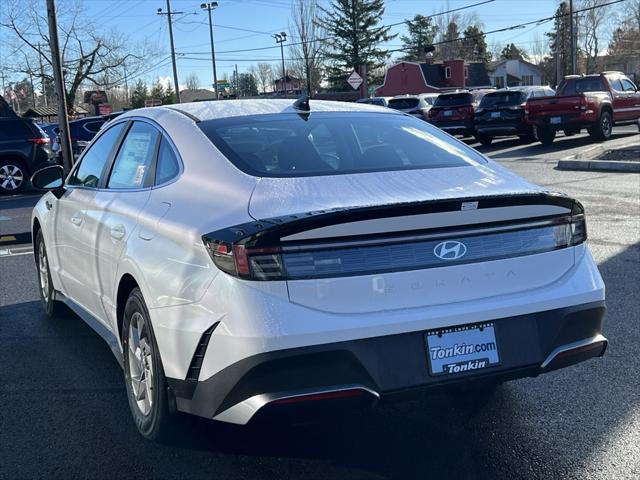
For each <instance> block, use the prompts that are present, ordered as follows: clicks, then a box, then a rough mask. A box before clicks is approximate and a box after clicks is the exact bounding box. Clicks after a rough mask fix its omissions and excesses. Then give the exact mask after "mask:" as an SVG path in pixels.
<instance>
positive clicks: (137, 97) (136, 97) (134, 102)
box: [131, 79, 149, 108]
mask: <svg viewBox="0 0 640 480" xmlns="http://www.w3.org/2000/svg"><path fill="white" fill-rule="evenodd" d="M148 98H149V89H148V88H147V84H146V83H145V82H144V80H142V79H140V80H138V81H137V82H136V86H135V87H134V88H133V93H132V94H131V106H132V107H133V108H142V107H144V101H145V100H146V99H148Z"/></svg>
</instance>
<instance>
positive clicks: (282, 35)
mask: <svg viewBox="0 0 640 480" xmlns="http://www.w3.org/2000/svg"><path fill="white" fill-rule="evenodd" d="M272 37H273V38H275V39H276V43H279V44H280V57H281V58H282V83H283V85H284V92H283V94H284V96H285V97H286V96H287V74H286V72H285V69H284V46H283V44H284V42H286V41H287V34H286V33H284V32H280V33H276V34H275V35H272Z"/></svg>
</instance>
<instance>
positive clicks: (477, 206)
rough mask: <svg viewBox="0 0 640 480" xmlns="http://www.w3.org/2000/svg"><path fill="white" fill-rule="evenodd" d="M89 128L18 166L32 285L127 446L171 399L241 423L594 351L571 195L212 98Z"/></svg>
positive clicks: (371, 130) (395, 122) (271, 107)
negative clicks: (97, 369)
mask: <svg viewBox="0 0 640 480" xmlns="http://www.w3.org/2000/svg"><path fill="white" fill-rule="evenodd" d="M98 135H99V136H98V137H97V138H96V139H95V140H94V141H93V142H92V143H91V145H90V146H89V147H88V148H87V150H86V151H85V152H84V154H83V156H82V157H81V158H80V160H79V161H78V163H77V164H76V165H75V167H74V169H73V170H72V171H71V173H70V174H69V175H68V176H67V178H66V180H64V179H63V176H62V171H61V168H60V167H50V168H48V169H44V170H41V171H40V172H38V173H36V174H35V175H34V177H33V183H34V185H36V186H40V187H42V188H46V189H49V190H51V191H49V192H47V193H46V194H44V195H43V196H42V198H40V200H39V201H38V203H37V205H36V206H35V208H34V210H33V213H32V218H31V225H32V235H33V239H34V242H33V244H34V253H35V262H36V265H37V266H38V268H37V275H38V283H37V285H38V287H39V291H40V295H41V299H42V306H43V308H44V311H45V313H46V314H48V315H53V312H54V308H55V306H56V304H57V302H59V301H60V302H64V303H66V304H67V305H68V306H69V307H70V308H71V309H72V310H73V311H74V312H76V313H77V314H78V315H79V316H80V317H81V318H82V319H84V320H85V321H86V322H87V323H88V324H89V325H91V326H93V328H95V329H96V330H97V331H98V332H99V333H100V335H101V336H102V337H103V338H104V339H105V340H106V341H107V343H108V345H109V346H110V347H111V349H112V351H113V352H114V354H115V356H116V357H117V358H118V359H119V360H120V364H121V365H123V368H124V375H123V381H124V383H125V385H126V395H127V398H128V403H129V407H130V410H131V415H132V417H133V420H134V423H135V425H136V427H137V428H138V430H139V432H140V433H141V434H142V435H143V436H144V437H146V438H149V439H156V438H160V437H163V436H168V437H171V436H172V435H175V430H174V429H172V422H173V421H174V420H175V419H176V416H175V415H172V414H173V413H174V412H176V411H181V412H186V413H190V414H195V415H200V416H202V417H205V418H208V419H215V420H218V421H221V422H230V423H235V424H241V425H244V424H247V423H249V422H250V421H252V420H253V419H254V418H255V417H256V416H261V415H264V416H269V415H271V414H278V413H279V414H285V415H288V416H291V415H292V413H293V412H294V411H300V410H304V411H305V412H307V414H310V413H309V412H317V410H315V409H317V408H321V409H322V408H325V409H330V411H331V412H332V413H334V414H335V413H336V412H339V411H342V410H343V409H349V408H352V407H357V408H370V407H371V406H373V405H375V404H376V403H377V401H378V400H381V401H382V403H384V402H385V401H387V400H391V399H393V398H398V394H399V393H401V394H402V395H401V396H403V397H405V398H412V397H413V398H419V397H421V396H423V395H425V394H426V393H428V392H433V391H434V390H437V389H445V390H447V389H450V390H449V393H450V394H451V395H454V396H455V395H456V393H454V390H456V389H458V395H460V396H461V397H462V398H463V399H465V398H466V399H467V401H469V402H478V403H481V402H483V398H484V401H489V399H490V398H491V396H490V395H491V392H492V391H495V388H497V386H498V385H499V384H500V383H502V382H505V381H507V380H510V379H515V378H519V377H527V376H537V375H540V374H544V373H546V372H550V371H552V370H555V369H558V368H563V367H566V366H568V365H572V364H575V363H578V362H582V361H584V360H587V359H589V358H593V357H598V356H601V355H602V354H603V353H604V351H605V349H606V347H607V339H606V338H605V337H604V336H603V335H602V333H601V332H602V323H603V318H604V313H605V305H604V299H605V287H604V284H603V282H602V278H601V277H600V274H599V272H598V268H597V266H596V263H595V262H594V260H593V258H592V256H591V253H590V251H589V247H588V245H587V243H586V239H587V228H586V223H585V222H586V220H585V215H584V209H583V207H582V205H581V204H580V202H578V201H576V200H574V199H572V198H569V197H567V196H565V195H561V194H552V193H549V191H548V190H547V187H540V186H537V185H534V184H532V183H530V182H528V181H526V180H524V179H523V178H520V177H519V176H517V175H516V174H514V173H512V172H510V171H509V170H507V169H506V168H504V167H503V166H501V165H500V164H498V163H496V162H493V161H491V160H490V159H488V158H486V157H484V156H483V155H482V154H480V153H479V152H477V151H476V150H474V149H473V148H471V147H469V146H467V145H465V144H464V143H462V142H458V141H456V140H454V139H452V138H451V137H450V136H449V135H447V134H445V133H444V132H443V131H442V130H439V129H437V128H434V127H433V126H432V125H429V124H428V123H426V122H423V121H421V120H418V119H416V118H412V117H411V116H409V115H405V114H401V113H399V112H397V111H393V110H391V109H383V108H378V107H372V106H370V105H361V104H355V103H347V102H326V101H324V102H323V101H313V100H312V101H308V99H306V98H303V99H300V100H298V101H296V102H295V103H294V102H292V101H290V100H285V99H269V100H255V99H251V100H234V101H224V100H221V101H212V102H205V103H203V102H199V103H183V104H179V105H172V106H171V107H156V108H149V109H145V110H140V111H132V112H129V113H127V114H125V115H123V116H122V117H120V118H117V119H116V120H114V121H113V122H111V123H110V124H109V125H107V126H106V127H105V128H103V129H102V130H101V131H100V133H99V134H98ZM203 192H204V193H206V194H203ZM88 348H89V347H88ZM91 348H93V347H91ZM95 357H96V355H93V356H91V355H89V356H88V358H91V359H94V358H95ZM46 360H48V359H46ZM99 360H100V361H102V358H100V359H99ZM42 368H47V365H42ZM86 368H87V369H90V368H92V366H91V365H87V366H86ZM60 372H64V370H61V371H60ZM571 373H572V372H567V373H566V375H567V376H568V375H571ZM573 373H578V374H579V375H580V379H579V381H584V382H589V381H597V380H598V379H597V378H593V379H592V380H589V379H588V378H585V371H580V372H573ZM63 374H64V373H59V375H63ZM71 380H75V378H73V379H72V378H69V379H68V381H71ZM552 383H553V382H552ZM500 401H503V399H500ZM429 414H431V415H438V412H436V411H434V412H429ZM482 414H483V415H486V414H487V412H486V411H485V412H483V413H482ZM96 415H98V416H100V415H102V412H96Z"/></svg>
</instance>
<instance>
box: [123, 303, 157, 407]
mask: <svg viewBox="0 0 640 480" xmlns="http://www.w3.org/2000/svg"><path fill="white" fill-rule="evenodd" d="M148 335H149V332H148V328H147V324H146V321H145V319H144V317H143V316H142V314H140V313H139V312H135V313H134V314H133V315H132V316H131V321H130V322H129V349H128V356H129V376H130V381H131V391H132V392H133V396H134V400H135V401H136V405H137V406H138V409H139V410H140V413H142V414H143V415H145V416H146V415H149V413H150V412H151V408H152V407H153V374H154V368H153V367H154V366H153V350H152V346H151V341H150V339H149V337H148Z"/></svg>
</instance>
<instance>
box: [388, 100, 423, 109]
mask: <svg viewBox="0 0 640 480" xmlns="http://www.w3.org/2000/svg"><path fill="white" fill-rule="evenodd" d="M419 103H420V100H418V99H417V98H392V99H391V100H389V107H390V108H393V109H395V110H406V109H407V108H416V107H417V106H418V104H419Z"/></svg>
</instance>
